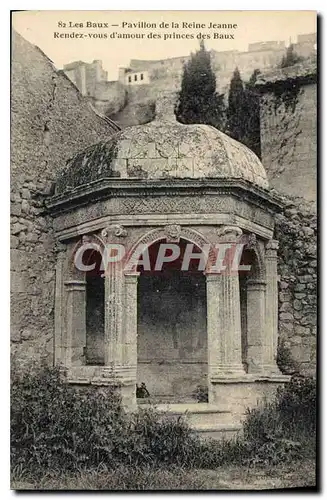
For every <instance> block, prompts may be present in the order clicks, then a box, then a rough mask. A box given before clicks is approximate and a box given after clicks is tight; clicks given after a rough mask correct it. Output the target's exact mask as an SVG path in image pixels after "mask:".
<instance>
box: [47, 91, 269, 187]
mask: <svg viewBox="0 0 327 500" xmlns="http://www.w3.org/2000/svg"><path fill="white" fill-rule="evenodd" d="M168 94H169V96H171V94H172V93H168ZM166 97H167V95H166V94H164V95H163V96H161V98H160V101H159V100H158V102H157V106H158V108H160V106H161V108H163V107H164V108H165V111H164V112H163V110H162V109H161V111H160V109H158V112H157V115H158V116H157V119H155V120H154V121H152V122H150V123H148V124H145V125H140V126H134V127H129V128H126V129H124V130H122V131H121V132H118V133H117V134H115V135H114V136H113V137H112V138H110V139H109V140H108V141H105V142H100V143H98V144H96V145H94V147H93V148H88V149H87V150H85V151H84V152H82V153H79V154H77V155H76V156H75V157H74V158H73V159H72V160H71V161H70V162H68V164H67V166H66V167H65V168H64V169H63V170H62V172H61V173H60V175H59V177H58V181H57V184H56V191H57V192H58V193H62V192H64V191H66V190H69V189H72V188H75V187H78V186H81V185H85V184H88V183H89V182H91V181H95V180H99V179H102V178H108V177H112V178H120V179H126V178H135V177H136V178H139V179H173V178H185V177H186V178H195V179H199V178H219V179H226V178H227V179H243V180H246V181H249V182H251V183H252V184H255V185H257V186H259V187H261V188H268V181H267V177H266V173H265V170H264V167H263V165H262V164H261V162H260V161H259V159H258V158H257V156H256V155H255V154H254V153H253V152H252V151H251V150H250V149H248V148H247V147H245V146H243V144H241V143H239V142H236V141H234V140H233V139H231V138H230V137H228V136H227V135H225V134H224V133H222V132H220V131H218V130H217V129H215V128H214V127H210V126H207V125H184V124H182V123H179V122H177V121H176V118H175V115H174V102H173V100H176V95H175V94H174V97H170V100H172V102H168V101H169V99H168V97H167V99H166V100H165V98H166ZM169 109H171V112H169Z"/></svg>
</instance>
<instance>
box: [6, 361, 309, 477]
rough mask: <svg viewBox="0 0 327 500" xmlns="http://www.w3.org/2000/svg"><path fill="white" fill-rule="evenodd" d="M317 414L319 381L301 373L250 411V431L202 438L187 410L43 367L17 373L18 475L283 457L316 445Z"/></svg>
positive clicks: (14, 458)
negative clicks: (127, 398) (141, 401)
mask: <svg viewBox="0 0 327 500" xmlns="http://www.w3.org/2000/svg"><path fill="white" fill-rule="evenodd" d="M315 419H316V385H315V381H314V379H310V378H304V377H299V376H297V377H293V378H292V379H291V381H290V382H289V383H288V384H286V386H285V387H284V388H281V389H280V390H279V391H278V392H277V395H276V398H275V400H274V401H273V402H271V403H265V404H264V405H263V406H261V407H258V408H255V409H253V410H249V411H248V414H247V418H246V421H245V423H244V435H243V437H239V438H238V439H235V440H231V441H220V442H216V441H202V440H200V439H199V438H198V437H197V436H195V435H194V433H192V432H191V430H190V428H189V427H188V425H187V423H186V422H185V420H184V419H183V418H181V417H180V418H178V419H176V418H175V419H173V418H172V417H171V416H169V415H168V414H165V413H158V412H157V411H156V409H155V408H150V409H139V410H138V411H136V412H135V413H131V414H126V413H125V412H124V410H123V408H122V406H121V401H120V397H119V396H118V394H117V392H116V391H115V390H114V389H113V388H108V387H106V388H102V387H101V388H99V387H95V386H90V387H88V386H86V387H83V388H76V387H73V386H70V385H68V384H66V383H65V382H64V380H63V378H62V376H61V373H60V370H59V369H58V368H39V369H37V370H34V371H31V372H26V373H25V374H24V375H17V374H14V375H13V377H12V387H11V465H12V471H13V477H15V478H16V480H23V479H27V478H28V477H33V478H35V477H38V476H39V475H40V474H43V475H44V474H48V473H49V472H54V473H56V471H57V472H58V473H69V471H70V472H72V473H76V472H78V470H82V469H83V470H85V469H86V468H88V469H90V470H95V469H97V468H98V467H99V466H103V467H105V468H106V469H108V470H110V469H115V470H116V469H117V468H119V467H125V466H130V467H132V468H135V467H141V468H144V467H148V468H150V469H151V468H158V467H159V468H160V467H162V466H164V467H181V468H216V467H218V466H220V465H224V464H231V463H237V464H239V463H246V464H250V465H253V464H258V463H259V464H266V463H278V462H281V461H286V460H292V459H297V458H302V457H303V454H304V453H306V454H308V453H309V454H311V455H312V453H314V435H315ZM150 469H149V470H150ZM133 480H134V479H133Z"/></svg>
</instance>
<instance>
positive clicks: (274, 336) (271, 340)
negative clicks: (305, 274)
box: [265, 240, 280, 374]
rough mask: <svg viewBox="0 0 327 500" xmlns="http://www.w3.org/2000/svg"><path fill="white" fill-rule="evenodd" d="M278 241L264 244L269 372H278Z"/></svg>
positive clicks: (266, 361) (267, 361) (267, 367)
mask: <svg viewBox="0 0 327 500" xmlns="http://www.w3.org/2000/svg"><path fill="white" fill-rule="evenodd" d="M277 250H278V241H277V240H269V241H268V243H267V245H266V282H267V290H266V328H265V329H266V336H267V349H266V360H265V366H266V371H267V372H270V373H271V374H274V373H275V374H279V373H280V371H279V369H278V367H277V364H276V357H277V342H278V284H277Z"/></svg>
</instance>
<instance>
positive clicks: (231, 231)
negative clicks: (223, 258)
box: [217, 226, 242, 242]
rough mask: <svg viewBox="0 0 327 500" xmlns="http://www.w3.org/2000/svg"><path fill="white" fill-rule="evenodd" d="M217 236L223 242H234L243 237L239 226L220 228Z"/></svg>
mask: <svg viewBox="0 0 327 500" xmlns="http://www.w3.org/2000/svg"><path fill="white" fill-rule="evenodd" d="M217 235H218V237H219V239H220V240H221V241H227V242H234V241H237V240H238V239H239V238H240V237H241V236H242V229H241V228H240V227H238V226H220V227H218V229H217Z"/></svg>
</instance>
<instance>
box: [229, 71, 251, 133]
mask: <svg viewBox="0 0 327 500" xmlns="http://www.w3.org/2000/svg"><path fill="white" fill-rule="evenodd" d="M246 120H247V103H246V95H245V90H244V85H243V81H242V78H241V75H240V72H239V70H238V68H235V70H234V73H233V76H232V79H231V82H230V86H229V94H228V108H227V129H226V132H227V133H228V135H230V136H231V137H233V139H235V140H236V141H241V142H242V139H243V138H244V136H245V132H246Z"/></svg>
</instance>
